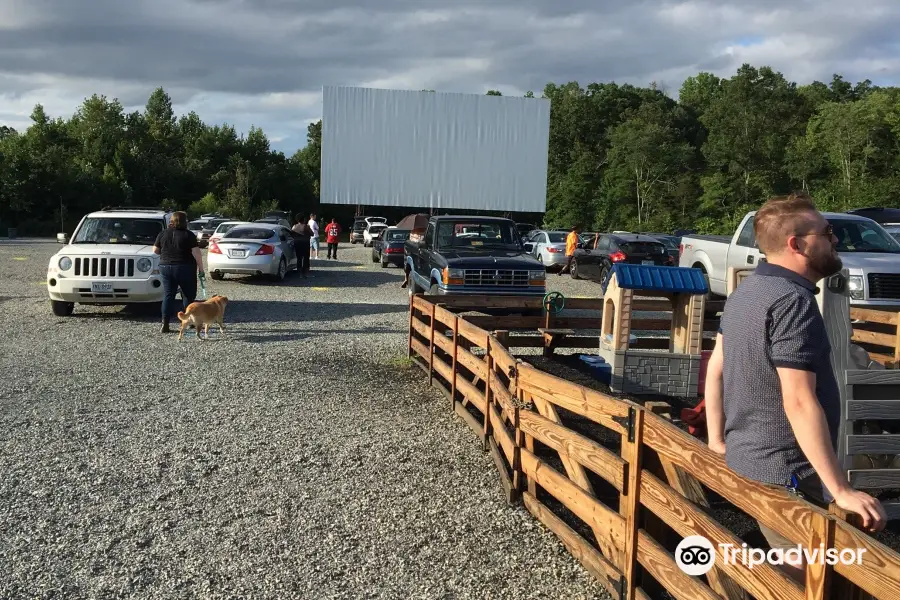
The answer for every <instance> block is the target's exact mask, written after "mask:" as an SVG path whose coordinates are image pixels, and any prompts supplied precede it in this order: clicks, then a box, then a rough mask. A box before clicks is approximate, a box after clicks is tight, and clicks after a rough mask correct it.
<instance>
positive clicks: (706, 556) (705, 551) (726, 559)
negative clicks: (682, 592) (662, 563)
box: [675, 535, 866, 576]
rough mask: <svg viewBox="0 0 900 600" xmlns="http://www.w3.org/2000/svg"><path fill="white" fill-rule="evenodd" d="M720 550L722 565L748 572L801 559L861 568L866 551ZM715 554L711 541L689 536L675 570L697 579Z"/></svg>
mask: <svg viewBox="0 0 900 600" xmlns="http://www.w3.org/2000/svg"><path fill="white" fill-rule="evenodd" d="M719 550H720V551H721V554H722V561H723V564H726V565H735V564H738V563H740V564H742V565H744V566H746V567H747V568H748V569H752V568H753V567H755V566H757V565H761V564H763V563H768V564H770V565H783V564H798V563H799V562H800V559H801V558H802V559H803V560H804V561H805V562H806V563H808V564H809V563H817V564H825V565H829V566H834V565H836V564H838V563H840V564H842V565H845V566H846V565H860V564H862V557H863V553H865V551H866V549H865V548H859V549H853V548H844V549H843V550H840V551H838V550H837V548H827V549H826V548H825V546H824V545H820V546H819V547H818V548H812V549H810V548H804V547H803V546H801V545H799V544H798V545H797V546H796V547H795V548H789V549H787V550H783V549H781V548H772V549H770V550H768V551H766V550H763V549H762V548H748V547H747V544H741V546H740V547H738V546H735V545H734V544H719ZM716 555H717V552H716V548H715V547H714V546H713V545H712V542H710V541H709V540H708V539H706V538H705V537H703V536H702V535H691V536H688V537H686V538H684V539H683V540H681V542H680V543H679V544H678V547H677V548H675V562H676V563H677V564H678V568H679V569H681V570H682V571H684V573H686V574H687V575H693V576H698V575H705V574H706V573H708V572H709V570H710V569H712V568H713V566H714V565H715V563H716Z"/></svg>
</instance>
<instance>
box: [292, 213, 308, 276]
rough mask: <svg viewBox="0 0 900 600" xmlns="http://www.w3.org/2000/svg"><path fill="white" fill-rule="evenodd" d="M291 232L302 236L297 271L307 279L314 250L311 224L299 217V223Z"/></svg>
mask: <svg viewBox="0 0 900 600" xmlns="http://www.w3.org/2000/svg"><path fill="white" fill-rule="evenodd" d="M291 231H293V232H294V233H297V234H299V235H300V249H299V251H298V252H297V254H298V256H297V262H298V265H297V270H298V271H300V274H301V275H302V276H303V278H304V279H305V278H306V276H307V275H308V274H309V255H310V251H311V250H312V247H311V246H312V236H313V232H312V229H310V227H309V223H307V222H306V221H304V220H303V217H302V216H300V215H297V223H296V224H295V225H294V226H293V227H291Z"/></svg>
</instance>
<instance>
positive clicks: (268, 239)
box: [206, 223, 298, 281]
mask: <svg viewBox="0 0 900 600" xmlns="http://www.w3.org/2000/svg"><path fill="white" fill-rule="evenodd" d="M296 245H297V235H296V234H294V232H292V231H291V230H290V229H288V228H287V227H282V226H281V225H272V224H269V223H249V224H246V225H238V226H237V227H235V228H234V229H232V230H231V231H229V232H228V233H226V234H225V235H223V236H222V237H221V239H219V240H217V241H215V242H211V243H210V244H209V253H208V254H207V255H206V268H207V270H208V271H209V274H210V276H211V277H212V278H213V279H223V278H224V277H225V275H226V274H228V273H232V274H236V275H268V276H269V277H272V278H273V279H275V280H276V281H282V280H284V278H285V277H286V276H287V274H288V272H290V271H294V270H296V269H297V265H298V260H297V249H296Z"/></svg>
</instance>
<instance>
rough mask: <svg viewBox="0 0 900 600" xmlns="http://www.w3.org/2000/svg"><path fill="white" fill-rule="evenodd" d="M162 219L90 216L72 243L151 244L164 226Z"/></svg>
mask: <svg viewBox="0 0 900 600" xmlns="http://www.w3.org/2000/svg"><path fill="white" fill-rule="evenodd" d="M165 225H166V224H165V222H164V221H163V220H162V219H139V218H134V217H123V218H118V219H117V218H113V217H91V218H88V219H85V220H84V223H83V224H82V225H81V228H80V229H79V230H78V233H77V234H76V235H75V239H74V240H73V241H72V243H74V244H152V243H153V242H155V241H156V236H158V235H159V232H161V231H162V230H163V229H164V228H165Z"/></svg>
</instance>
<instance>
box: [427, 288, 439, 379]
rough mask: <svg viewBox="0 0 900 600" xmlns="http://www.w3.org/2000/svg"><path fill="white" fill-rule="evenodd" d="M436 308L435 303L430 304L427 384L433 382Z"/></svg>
mask: <svg viewBox="0 0 900 600" xmlns="http://www.w3.org/2000/svg"><path fill="white" fill-rule="evenodd" d="M435 310H437V305H436V304H432V305H431V330H430V332H429V333H431V336H430V337H431V339H430V340H429V342H430V345H429V348H428V385H431V384H432V383H434V326H435V321H434V311H435Z"/></svg>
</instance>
